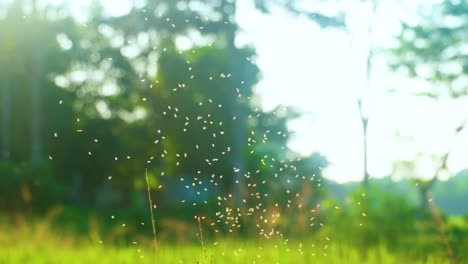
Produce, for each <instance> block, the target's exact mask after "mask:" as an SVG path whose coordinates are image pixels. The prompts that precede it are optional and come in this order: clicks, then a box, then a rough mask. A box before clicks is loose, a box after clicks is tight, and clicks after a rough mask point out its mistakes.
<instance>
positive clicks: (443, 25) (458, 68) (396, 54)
mask: <svg viewBox="0 0 468 264" xmlns="http://www.w3.org/2000/svg"><path fill="white" fill-rule="evenodd" d="M421 10H425V9H421ZM428 10H429V9H428ZM467 12H468V3H467V2H466V1H443V2H441V3H438V4H434V5H432V4H431V8H430V11H429V13H424V12H423V11H421V21H419V23H418V24H414V23H408V22H406V21H403V22H402V24H401V26H402V30H401V33H400V35H399V36H398V37H397V40H398V46H397V47H396V48H394V49H393V50H392V54H393V61H392V62H391V63H390V64H391V66H392V68H393V70H395V71H399V72H403V73H404V74H406V75H408V76H409V77H412V78H421V79H425V80H427V81H429V82H430V83H431V85H430V88H429V90H427V91H416V90H415V93H416V95H418V96H426V97H429V98H433V99H434V100H446V99H448V100H461V99H464V98H465V99H466V96H467V95H468V86H467V84H468V79H467V77H466V74H467V73H468V54H467V52H466V43H467V41H468V37H467V35H466V34H464V32H466V30H467V28H468V16H467V14H468V13H467ZM466 118H468V117H466ZM466 118H465V120H463V121H462V122H461V123H460V125H459V126H457V127H456V128H454V139H453V143H452V146H451V147H450V148H448V150H447V152H445V153H443V154H442V155H441V156H440V162H438V164H439V165H438V166H437V168H436V169H435V171H434V174H433V176H432V177H431V179H429V180H418V186H419V190H420V199H421V203H420V204H421V210H422V211H426V210H427V209H428V201H429V200H430V199H431V198H430V194H429V193H430V189H431V188H432V186H433V185H434V183H435V182H436V181H437V179H438V178H439V176H440V174H441V172H443V171H445V170H447V161H448V158H449V156H450V153H451V152H452V149H453V146H454V145H455V144H456V140H457V136H458V135H459V134H460V133H461V132H462V131H463V129H464V128H465V127H466V124H467V122H466V121H467V120H468V119H466ZM436 126H438V125H436Z"/></svg>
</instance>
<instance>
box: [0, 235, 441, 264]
mask: <svg viewBox="0 0 468 264" xmlns="http://www.w3.org/2000/svg"><path fill="white" fill-rule="evenodd" d="M210 244H211V243H210ZM197 262H198V263H268V264H273V263H351V264H352V263H438V264H442V263H450V262H449V261H448V260H447V259H443V258H436V257H434V256H428V257H427V259H426V260H423V259H419V260H418V259H413V258H408V257H405V256H397V255H392V254H391V253H389V252H388V251H387V250H385V249H384V248H383V247H380V248H374V249H369V250H367V251H361V250H357V249H353V248H351V247H349V246H340V245H337V244H329V245H328V246H326V245H325V244H315V245H313V244H312V243H299V242H295V243H290V244H289V243H288V244H284V243H274V242H273V241H272V242H264V243H261V242H248V241H246V242H235V241H229V240H226V241H223V242H220V243H218V244H217V245H212V244H211V245H210V246H207V247H206V258H205V257H204V254H203V250H202V247H201V245H197V244H188V245H184V246H176V245H172V246H169V245H166V246H161V247H160V248H158V251H157V252H156V253H155V251H154V249H152V247H151V245H150V244H147V243H145V245H142V246H138V244H136V245H135V244H134V245H129V246H126V247H116V246H113V245H106V244H105V243H102V244H101V243H99V242H97V243H92V242H88V243H80V244H78V245H77V244H75V243H72V242H71V241H67V240H62V241H60V240H53V239H52V240H51V238H50V237H49V238H47V239H46V240H43V241H40V242H39V243H38V242H37V241H36V242H34V243H28V241H23V242H22V243H20V244H17V243H15V244H9V245H8V244H6V245H1V247H0V263H32V264H40V263H44V264H46V263H47V264H48V263H197Z"/></svg>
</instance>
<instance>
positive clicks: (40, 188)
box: [0, 161, 65, 211]
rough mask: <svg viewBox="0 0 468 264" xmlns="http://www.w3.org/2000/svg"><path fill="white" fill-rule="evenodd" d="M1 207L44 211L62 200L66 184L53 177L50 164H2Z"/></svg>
mask: <svg viewBox="0 0 468 264" xmlns="http://www.w3.org/2000/svg"><path fill="white" fill-rule="evenodd" d="M0 174H1V175H2V177H0V207H1V208H3V209H8V210H14V211H17V210H18V211H20V210H22V209H34V210H39V211H40V210H44V209H45V208H47V207H48V206H50V205H52V204H54V203H56V202H57V201H60V200H61V199H63V195H64V191H65V189H64V186H62V185H59V184H58V183H57V181H56V180H55V179H54V175H53V171H52V167H51V163H50V162H49V161H37V162H31V163H25V164H22V166H20V167H16V166H13V165H12V164H11V163H7V162H2V163H1V164H0Z"/></svg>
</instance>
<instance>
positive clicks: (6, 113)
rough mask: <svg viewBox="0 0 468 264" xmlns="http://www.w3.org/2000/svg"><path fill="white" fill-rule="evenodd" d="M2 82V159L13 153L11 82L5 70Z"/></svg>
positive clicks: (0, 146) (0, 134) (8, 157)
mask: <svg viewBox="0 0 468 264" xmlns="http://www.w3.org/2000/svg"><path fill="white" fill-rule="evenodd" d="M3 76H4V77H3V83H2V84H1V86H0V88H1V96H0V97H1V112H2V114H1V124H2V128H1V133H0V136H1V143H0V144H1V145H0V150H1V153H0V155H1V159H2V160H9V159H10V155H11V153H10V152H11V83H10V79H9V77H8V74H7V73H6V72H5V71H4V72H3Z"/></svg>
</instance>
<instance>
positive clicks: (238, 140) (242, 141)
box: [223, 1, 247, 209]
mask: <svg viewBox="0 0 468 264" xmlns="http://www.w3.org/2000/svg"><path fill="white" fill-rule="evenodd" d="M223 8H224V12H223V14H224V18H223V21H227V22H228V23H227V24H226V25H225V27H226V49H227V52H228V54H229V55H228V60H229V61H228V68H229V73H231V74H232V76H231V78H230V80H231V85H229V88H230V89H232V93H233V98H236V95H237V94H236V89H235V87H237V86H239V85H240V81H241V80H242V76H238V75H239V74H240V72H239V71H236V60H239V58H237V56H236V53H237V48H236V46H235V38H236V32H237V29H238V28H237V24H236V23H235V21H234V20H235V14H236V3H235V1H223ZM230 111H231V115H232V116H233V117H235V119H233V120H232V122H233V124H232V128H233V131H232V132H233V136H234V138H233V140H234V146H233V147H232V159H233V160H232V161H233V166H234V175H233V176H234V177H233V181H234V182H233V183H232V192H233V195H234V199H235V205H236V207H237V208H239V209H241V208H242V203H243V200H244V199H245V180H244V174H245V173H246V162H245V157H244V152H245V145H246V143H247V134H246V133H247V116H246V109H245V104H244V102H239V101H237V102H234V103H233V104H232V106H231V109H230Z"/></svg>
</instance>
